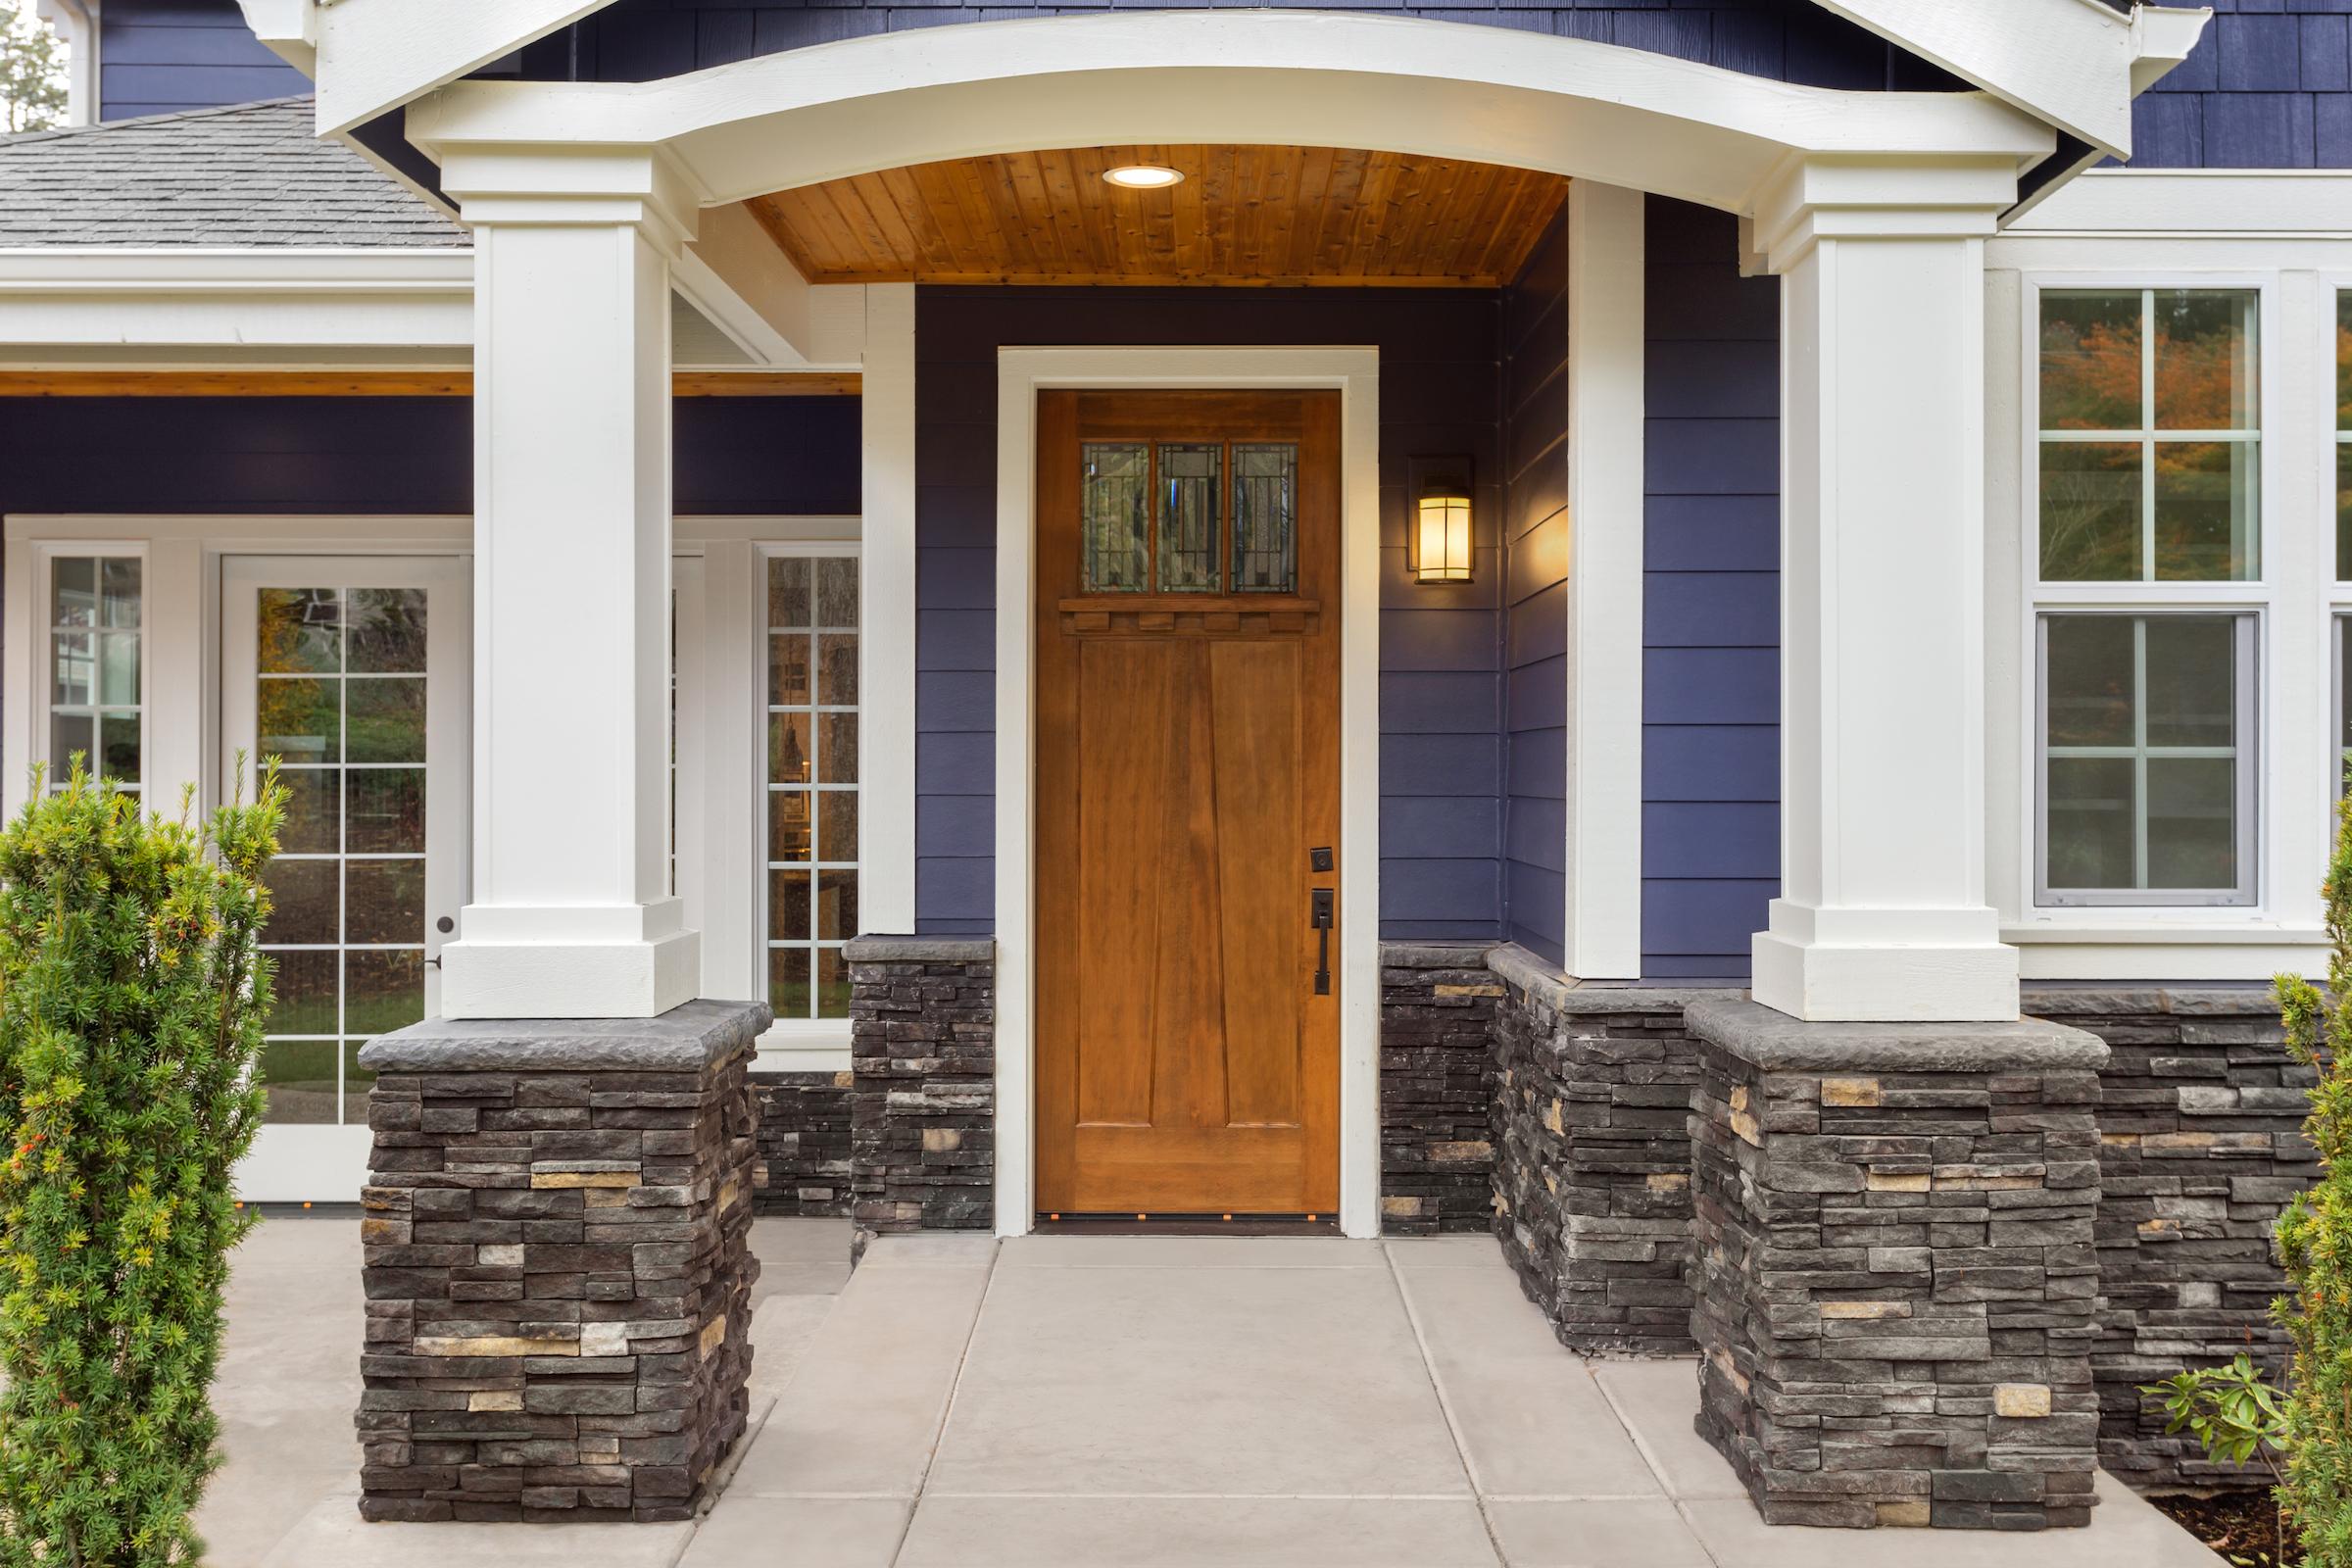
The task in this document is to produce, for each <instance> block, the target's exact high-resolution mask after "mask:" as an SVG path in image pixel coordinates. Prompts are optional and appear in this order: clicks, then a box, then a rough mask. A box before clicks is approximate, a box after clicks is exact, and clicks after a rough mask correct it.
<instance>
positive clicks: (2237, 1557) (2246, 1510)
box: [2148, 1489, 2301, 1568]
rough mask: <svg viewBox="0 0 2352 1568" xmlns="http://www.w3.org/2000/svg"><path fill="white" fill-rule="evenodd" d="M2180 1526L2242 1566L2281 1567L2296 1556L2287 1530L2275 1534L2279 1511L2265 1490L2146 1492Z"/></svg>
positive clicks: (2218, 1555) (2224, 1559) (2215, 1552)
mask: <svg viewBox="0 0 2352 1568" xmlns="http://www.w3.org/2000/svg"><path fill="white" fill-rule="evenodd" d="M2148 1501H2150V1502H2152V1503H2154V1504H2155V1505H2156V1506H2157V1508H2158V1509H2160V1510H2161V1511H2162V1512H2163V1513H2165V1514H2166V1515H2167V1516H2169V1517H2170V1518H2171V1519H2172V1521H2173V1522H2174V1523H2175V1524H2177V1525H2179V1526H2180V1528H2181V1529H2183V1530H2185V1531H2187V1532H2188V1533H2189V1534H2190V1535H2193V1536H2195V1537H2196V1538H2197V1539H2198V1540H2199V1541H2202V1542H2203V1543H2205V1544H2206V1545H2208V1546H2210V1547H2212V1548H2213V1553H2214V1555H2215V1556H2217V1557H2219V1558H2221V1559H2222V1560H2223V1561H2224V1562H2229V1563H2237V1564H2239V1565H2241V1568H2282V1565H2284V1564H2288V1563H2294V1562H2299V1561H2300V1560H2301V1557H2300V1555H2299V1554H2298V1553H2297V1552H2296V1551H2295V1549H2294V1543H2293V1540H2292V1537H2291V1534H2290V1537H2289V1539H2288V1540H2287V1541H2286V1542H2285V1543H2283V1544H2282V1543H2281V1542H2280V1541H2279V1539H2278V1508H2277V1506H2276V1505H2275V1504H2274V1503H2273V1502H2272V1501H2271V1495H2270V1493H2269V1491H2268V1490H2267V1489H2266V1490H2263V1491H2257V1492H2225V1493H2222V1494H2220V1495H2217V1496H2211V1497H2192V1496H2188V1495H2178V1496H2170V1497H2150V1498H2149V1499H2148Z"/></svg>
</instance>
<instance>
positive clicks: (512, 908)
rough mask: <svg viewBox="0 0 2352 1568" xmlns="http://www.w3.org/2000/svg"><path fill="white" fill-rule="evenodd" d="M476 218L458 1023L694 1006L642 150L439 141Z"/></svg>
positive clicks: (453, 950)
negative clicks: (475, 152)
mask: <svg viewBox="0 0 2352 1568" xmlns="http://www.w3.org/2000/svg"><path fill="white" fill-rule="evenodd" d="M444 174H445V180H446V184H447V187H448V189H449V191H450V192H451V194H452V195H454V196H456V197H458V198H459V200H460V202H461V207H462V211H463V214H464V216H465V218H466V221H467V223H468V224H470V225H471V226H472V228H473V231H474V247H475V267H474V276H475V285H474V291H475V305H474V313H475V319H474V324H475V334H476V335H475V340H474V497H475V518H474V616H475V635H474V680H473V802H474V816H473V902H472V903H470V904H468V905H467V906H466V909H465V912H464V915H463V917H462V919H463V923H462V925H461V928H460V937H459V940H457V941H455V942H452V943H450V944H448V945H447V946H446V947H444V948H443V949H442V961H443V970H442V985H441V1002H442V1010H443V1012H444V1013H446V1014H447V1015H448V1016H450V1017H452V1018H533V1017H539V1018H645V1017H652V1016H655V1015H657V1014H659V1013H662V1012H665V1011H667V1010H668V1009H670V1008H671V1007H674V1006H677V1005H679V1004H681V1003H683V1002H687V1001H690V1000H692V998H693V997H694V996H695V994H696V991H697V989H698V986H699V983H700V980H701V956H702V955H701V939H700V937H699V936H698V935H697V934H696V933H695V932H693V931H690V930H688V929H687V928H686V925H685V921H684V918H683V914H682V911H681V908H680V905H679V901H678V900H677V899H675V898H672V897H671V896H670V895H669V891H668V874H667V873H668V866H667V860H668V836H669V760H668V759H669V738H668V722H669V690H668V688H669V613H670V611H669V572H670V458H669V444H670V408H669V404H670V387H669V377H670V354H669V310H670V305H669V293H670V288H669V269H670V264H671V262H672V261H673V260H674V259H675V257H676V255H677V254H678V247H679V246H680V245H681V244H682V243H683V242H684V240H685V239H686V238H688V237H690V236H691V234H692V232H693V222H694V212H695V207H694V204H693V201H692V199H691V197H690V196H688V195H687V194H686V193H685V192H684V191H683V190H682V189H681V188H680V185H679V182H678V180H677V179H676V177H675V176H674V175H673V174H672V172H670V170H669V169H668V168H667V167H666V166H665V164H664V162H663V161H662V158H661V156H660V155H659V154H657V153H655V152H653V151H652V150H650V149H644V148H635V149H621V150H596V151H590V152H573V151H570V150H564V151H550V152H547V153H544V154H532V153H528V152H510V153H503V154H495V155H484V156H479V157H473V156H453V157H452V158H450V159H449V161H448V163H447V164H446V165H445V167H444Z"/></svg>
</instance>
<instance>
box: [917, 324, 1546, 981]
mask: <svg viewBox="0 0 2352 1568" xmlns="http://www.w3.org/2000/svg"><path fill="white" fill-rule="evenodd" d="M1500 314H1501V304H1500V300H1499V297H1498V296H1497V295H1496V294H1495V293H1493V292H1490V291H1486V290H1477V289H1404V288H1395V289H1360V290H1359V289H1227V290H1211V289H1152V288H1103V289H1095V288H933V287H924V288H919V289H917V290H916V292H915V359H916V373H915V542H916V644H915V665H916V670H917V677H916V678H917V687H916V707H915V731H916V734H915V797H916V799H915V857H916V858H915V917H916V923H917V925H918V926H919V927H920V928H921V929H922V930H923V931H924V932H926V933H933V934H954V933H983V932H989V931H993V930H994V929H995V921H996V911H995V875H996V864H995V859H994V855H995V837H994V835H995V820H996V817H995V801H994V799H993V796H994V791H995V780H996V737H995V735H994V733H993V731H994V727H995V717H994V714H993V712H991V711H988V710H987V709H986V708H985V707H976V706H975V704H974V701H973V695H974V694H975V693H976V692H978V691H980V690H981V689H983V688H984V687H986V686H987V685H988V683H989V682H990V681H992V680H993V678H994V676H993V670H994V667H995V637H996V608H995V606H996V482H997V481H996V397H997V389H996V373H997V372H996V357H997V349H998V347H999V346H1000V345H1002V344H1040V343H1053V344H1119V343H1129V344H1139V345H1140V344H1187V343H1227V344H1250V343H1268V344H1302V343H1331V344H1348V345H1362V344H1371V345H1374V346H1377V347H1378V348H1379V350H1380V353H1381V392H1380V398H1381V404H1380V441H1381V494H1380V503H1381V506H1380V512H1381V568H1382V569H1381V593H1380V599H1381V673H1380V705H1379V706H1380V726H1381V769H1380V789H1381V906H1382V908H1381V932H1382V935H1384V936H1387V937H1392V938H1413V937H1419V938H1446V937H1457V938H1487V937H1495V936H1499V935H1500V934H1501V933H1502V929H1503V917H1502V909H1503V867H1502V859H1501V844H1502V830H1503V829H1502V810H1501V799H1502V792H1503V781H1504V774H1505V768H1506V760H1505V754H1504V747H1503V740H1502V729H1501V704H1502V690H1503V662H1502V661H1503V656H1504V651H1503V638H1502V614H1501V610H1500V607H1501V603H1502V596H1503V591H1504V590H1503V569H1502V553H1501V551H1500V549H1499V548H1498V546H1497V544H1496V543H1495V539H1496V535H1495V533H1493V532H1492V531H1490V532H1489V533H1487V534H1486V536H1485V537H1486V546H1485V548H1484V549H1483V550H1482V552H1481V554H1480V557H1479V560H1478V563H1477V580H1476V581H1474V582H1471V583H1468V584H1464V585H1460V586H1453V587H1445V588H1425V587H1421V586H1419V585H1416V584H1413V583H1410V582H1408V581H1407V580H1406V577H1405V550H1404V543H1405V517H1406V506H1405V489H1406V474H1407V466H1408V462H1409V460H1410V459H1411V458H1413V457H1416V456H1418V457H1466V458H1468V459H1469V460H1470V462H1471V465H1472V471H1473V473H1474V475H1475V478H1476V482H1477V485H1478V492H1477V495H1476V497H1475V504H1476V506H1477V509H1478V512H1477V515H1479V516H1481V517H1484V518H1490V519H1491V518H1495V517H1498V516H1500V515H1501V513H1502V483H1501V474H1502V466H1503V460H1502V454H1501V439H1500V433H1501V420H1500V417H1499V415H1498V412H1497V408H1496V403H1497V398H1498V396H1499V393H1498V391H1497V376H1496V358H1497V353H1498V346H1497V344H1498V332H1499V318H1500Z"/></svg>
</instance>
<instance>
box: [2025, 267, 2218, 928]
mask: <svg viewBox="0 0 2352 1568" xmlns="http://www.w3.org/2000/svg"><path fill="white" fill-rule="evenodd" d="M2259 307H2260V296H2259V295H2258V294H2257V293H2256V292H2255V291H2253V290H2250V289H2177V288H2125V289H2051V290H2045V291H2044V292H2043V293H2042V294H2041V297H2040V322H2039V326H2040V356H2039V377H2038V406H2039V410H2040V414H2039V421H2038V430H2039V439H2038V443H2037V445H2038V449H2039V465H2038V470H2039V471H2038V483H2037V487H2036V498H2037V507H2036V512H2037V524H2038V526H2037V529H2036V538H2035V559H2036V562H2037V564H2038V568H2039V569H2038V578H2039V586H2038V588H2037V589H2036V596H2035V607H2034V608H2035V617H2034V630H2035V664H2036V688H2037V693H2038V703H2037V711H2038V722H2037V724H2036V756H2035V772H2036V777H2035V791H2034V793H2035V798H2036V805H2037V815H2038V818H2039V822H2038V833H2037V836H2036V838H2037V844H2038V854H2037V864H2036V869H2035V885H2036V902H2038V903H2040V904H2043V905H2142V906H2148V905H2157V906H2161V905H2206V904H2223V905H2247V904H2252V903H2253V902H2254V897H2255V888H2254V861H2255V856H2254V842H2255V837H2254V835H2255V810H2254V803H2255V801H2256V799H2257V778H2256V757H2257V752H2256V747H2255V733H2254V720H2255V714H2256V712H2257V711H2258V709H2259V706H2260V705H2259V702H2258V700H2257V687H2256V684H2255V683H2256V678H2257V673H2258V672H2257V669H2256V660H2255V645H2256V629H2257V614H2258V607H2257V604H2256V602H2255V601H2256V600H2257V599H2258V597H2259V591H2258V590H2252V589H2249V588H2245V587H2237V586H2233V585H2239V584H2253V583H2256V582H2258V581H2259V580H2260V578H2261V575H2262V511H2261V506H2260V474H2261V457H2262V452H2261V442H2262V424H2261V417H2260V405H2259V401H2258V386H2259V375H2258V363H2257V350H2258V345H2257V330H2256V323H2257V319H2258V315H2259Z"/></svg>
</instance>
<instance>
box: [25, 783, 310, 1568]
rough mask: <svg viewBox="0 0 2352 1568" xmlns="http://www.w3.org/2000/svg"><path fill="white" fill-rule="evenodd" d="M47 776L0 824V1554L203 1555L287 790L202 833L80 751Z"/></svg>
mask: <svg viewBox="0 0 2352 1568" xmlns="http://www.w3.org/2000/svg"><path fill="white" fill-rule="evenodd" d="M33 793H34V800H33V802H32V804H30V805H29V806H27V807H26V808H25V811H24V813H23V814H22V815H20V816H19V817H18V818H17V820H16V821H15V822H13V823H11V824H10V825H9V826H8V828H7V830H6V831H5V832H0V1121H4V1122H5V1125H6V1128H7V1129H8V1131H7V1143H6V1145H5V1146H0V1222H4V1225H5V1229H4V1231H0V1368H4V1369H5V1371H6V1373H7V1376H8V1380H9V1381H8V1390H7V1393H6V1395H5V1396H4V1397H0V1563H6V1564H8V1565H10V1568H18V1565H25V1564H36V1563H37V1564H41V1565H43V1568H58V1565H67V1564H73V1565H87V1568H129V1565H139V1568H145V1565H150V1564H166V1563H184V1562H192V1561H194V1560H196V1559H197V1558H198V1556H199V1555H200V1554H201V1550H202V1548H201V1545H200V1544H199V1543H198V1541H197V1539H196V1537H195V1534H194V1532H193V1530H192V1529H191V1528H190V1526H189V1523H188V1515H189V1512H190V1511H191V1510H192V1509H193V1508H194V1507H195V1505H196V1502H197V1499H198V1498H199V1497H201V1496H202V1495H203V1492H204V1484H205V1480H206V1478H207V1477H208V1476H210V1475H211V1473H212V1472H213V1470H214V1469H215V1468H216V1467H217V1466H218V1465H219V1463H220V1457H219V1455H218V1453H217V1452H216V1451H215V1446H214V1444H215V1438H216V1435H217V1431H218V1423H217V1422H216V1421H215V1419H214V1416H213V1411H212V1404H211V1399H210V1390H211V1385H212V1380H213V1373H214V1370H215V1368H216V1366H217V1365H218V1363H219V1360H220V1352H221V1287H222V1285H223V1284H224V1283H225V1282H226V1280H227V1277H228V1250H229V1249H230V1248H232V1247H234V1246H235V1245H236V1243H237V1242H238V1240H239V1239H240V1238H241V1237H242V1236H243V1235H244V1234H245V1231H246V1229H247V1227H248V1226H249V1225H250V1224H251V1223H252V1221H251V1219H250V1218H249V1217H248V1216H246V1215H244V1214H242V1213H241V1212H240V1211H239V1210H238V1209H237V1207H236V1205H235V1203H234V1201H232V1199H231V1196H230V1192H229V1170H230V1167H231V1166H232V1165H234V1164H235V1163H236V1161H237V1159H238V1157H239V1156H240V1155H242V1154H243V1153H244V1152H245V1151H246V1150H247V1149H248V1148H249V1147H250V1146H251V1145H252V1143H253V1136H254V1132H255V1130H256V1128H257V1127H258V1125H259V1123H260V1120H261V1091H260V1090H259V1089H258V1088H255V1087H254V1086H253V1084H252V1082H251V1079H252V1073H251V1068H252V1066H253V1062H254V1058H255V1054H256V1053H257V1052H258V1051H259V1049H260V1046H261V1034H262V1021H263V1019H264V1018H265V1017H266V1016H267V1014H268V1010H269V1005H270V980H269V966H268V964H267V962H266V961H265V960H264V959H263V958H262V957H261V956H260V955H259V954H258V953H257V952H256V950H255V947H254V943H255V938H256V936H257V934H258V933H259V931H260V929H261V926H262V922H263V920H264V919H265V918H266V917H267V915H268V913H269V907H270V905H269V895H268V893H267V891H266V890H265V889H264V887H263V885H262V869H263V867H264V866H265V865H266V864H267V863H268V862H269V859H270V856H271V855H272V854H274V853H275V851H276V847H277V842H276V841H277V827H278V819H279V814H280V810H281V803H282V798H283V797H282V792H281V791H279V790H278V789H277V788H276V786H275V783H274V780H272V781H270V782H269V783H267V784H265V786H264V787H263V789H262V790H261V791H260V798H259V801H258V803H257V804H254V805H245V804H243V803H242V801H241V800H240V801H239V802H238V803H236V804H233V805H231V806H229V807H226V808H223V809H221V810H220V811H218V812H216V813H215V814H214V817H213V820H212V823H211V825H210V826H209V828H206V829H202V830H200V829H198V828H196V827H193V826H191V825H190V824H189V823H188V821H187V819H186V818H187V816H188V814H189V808H188V807H187V805H186V804H185V803H183V805H182V808H181V820H179V821H176V822H172V821H167V820H165V819H164V818H162V817H160V816H153V815H146V816H143V815H142V814H141V811H140V809H139V803H138V801H137V799H136V798H135V797H132V796H127V795H123V794H121V793H119V792H118V791H117V790H116V789H115V787H114V786H113V785H112V784H92V783H91V782H90V781H89V780H88V779H87V778H86V777H85V776H84V775H83V773H82V769H81V767H80V765H79V760H78V759H77V760H76V762H75V766H74V768H73V776H72V778H71V780H70V781H69V783H68V785H67V787H66V788H65V790H64V791H63V792H62V793H59V794H55V795H49V796H46V797H44V795H43V792H42V790H41V787H40V782H39V780H38V778H37V777H36V779H35V781H34V792H33Z"/></svg>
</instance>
